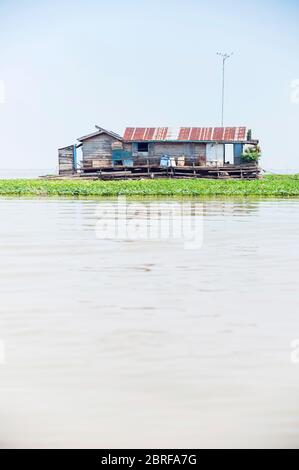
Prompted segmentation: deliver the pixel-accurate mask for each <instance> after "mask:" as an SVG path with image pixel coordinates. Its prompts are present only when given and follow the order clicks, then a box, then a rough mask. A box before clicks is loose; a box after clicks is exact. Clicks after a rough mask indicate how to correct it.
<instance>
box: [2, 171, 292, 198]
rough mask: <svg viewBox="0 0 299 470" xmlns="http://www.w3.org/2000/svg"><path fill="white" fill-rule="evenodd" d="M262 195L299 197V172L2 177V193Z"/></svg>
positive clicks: (31, 194)
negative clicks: (225, 176)
mask: <svg viewBox="0 0 299 470" xmlns="http://www.w3.org/2000/svg"><path fill="white" fill-rule="evenodd" d="M119 195H124V196H177V197H182V196H189V197H190V196H191V197H193V196H262V197H269V196H271V197H299V174H294V175H266V176H264V177H263V178H262V179H254V180H245V179H244V180H241V179H235V180H216V179H199V178H197V179H153V180H121V181H102V180H92V181H87V180H80V179H63V180H58V179H42V178H40V179H28V180H27V179H10V180H0V196H73V197H80V196H82V197H86V196H105V197H107V196H119Z"/></svg>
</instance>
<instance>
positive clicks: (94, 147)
mask: <svg viewBox="0 0 299 470" xmlns="http://www.w3.org/2000/svg"><path fill="white" fill-rule="evenodd" d="M117 141H118V139H116V138H114V137H112V136H111V135H108V134H106V133H102V134H99V135H95V136H93V137H90V138H88V139H86V140H84V141H83V144H82V155H83V168H88V169H89V168H101V167H109V166H112V147H111V144H112V143H113V142H117Z"/></svg>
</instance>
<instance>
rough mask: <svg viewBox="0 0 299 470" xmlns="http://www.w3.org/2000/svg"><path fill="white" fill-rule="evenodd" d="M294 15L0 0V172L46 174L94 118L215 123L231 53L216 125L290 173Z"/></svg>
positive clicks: (297, 123)
mask: <svg viewBox="0 0 299 470" xmlns="http://www.w3.org/2000/svg"><path fill="white" fill-rule="evenodd" d="M298 22H299V2H298V0H296V1H294V0H286V1H284V2H282V1H276V0H259V1H256V0H251V1H247V0H245V1H240V0H238V1H235V2H233V1H217V0H209V1H200V0H198V1H195V0H185V1H176V0H173V1H168V0H164V1H160V2H159V1H156V0H151V1H148V0H144V1H142V0H140V1H136V0H127V1H119V0H110V1H107V0H105V1H102V0H97V1H96V0H84V1H82V0H80V1H76V0H73V1H69V0H60V1H56V0H51V1H48V0H41V1H36V0H35V1H32V0H31V1H30V0H20V1H14V0H0V141H1V151H0V168H13V169H17V168H20V169H26V168H28V169H31V168H37V169H40V168H41V169H43V168H45V169H48V168H52V169H55V168H56V166H57V148H58V147H63V146H66V145H70V144H72V143H75V142H76V139H77V138H78V137H80V136H82V135H84V134H88V133H90V132H93V130H94V125H95V124H97V125H99V126H102V127H104V128H107V129H110V130H113V131H115V132H118V133H121V134H122V133H123V130H124V128H125V127H126V126H145V127H147V126H152V127H158V126H170V127H171V126H174V127H177V126H199V127H201V126H212V127H214V126H218V125H219V124H220V117H221V116H220V114H221V107H220V105H221V63H220V59H219V57H218V56H217V55H216V52H217V51H226V52H232V51H233V52H234V55H233V57H232V58H231V59H230V60H229V61H228V62H227V69H226V70H227V74H226V77H227V91H226V107H225V125H227V126H230V125H232V126H234V125H236V126H241V125H245V126H247V127H250V128H252V129H253V137H256V138H259V139H260V144H261V147H262V150H263V159H262V166H263V167H264V168H271V169H272V168H273V169H275V168H277V169H279V168H281V169H288V168H289V169H291V168H297V169H299V146H298V144H297V136H298V131H299V34H298ZM296 80H297V82H296ZM292 86H293V88H292Z"/></svg>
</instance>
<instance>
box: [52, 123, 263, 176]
mask: <svg viewBox="0 0 299 470" xmlns="http://www.w3.org/2000/svg"><path fill="white" fill-rule="evenodd" d="M95 127H96V130H95V132H93V133H91V134H88V135H85V136H83V137H80V138H79V139H78V144H75V145H70V146H68V147H64V148H60V149H59V151H58V153H59V174H60V175H71V174H75V173H77V172H79V173H80V175H84V176H88V175H90V176H96V175H97V176H103V177H104V176H105V174H108V175H110V177H116V176H122V173H123V172H125V173H126V176H129V174H132V175H135V176H138V175H139V176H145V174H148V175H151V177H153V176H155V175H158V174H160V175H165V174H167V175H172V176H183V175H185V176H188V175H191V176H205V175H207V176H213V175H214V176H217V175H218V176H221V173H228V176H230V173H232V172H234V171H237V173H238V172H240V171H243V173H244V171H245V168H244V165H243V168H241V167H242V165H241V164H242V161H241V156H242V154H243V151H244V147H248V146H256V145H257V144H258V140H254V139H252V138H251V131H250V130H249V131H248V130H247V129H246V127H180V128H175V129H174V128H169V127H156V128H155V127H127V128H126V130H125V132H124V135H123V136H120V135H118V134H116V133H115V132H112V131H109V130H106V129H104V128H102V127H98V126H95ZM78 149H80V150H81V152H82V158H81V160H80V161H78V158H77V154H78ZM247 166H248V165H247ZM250 172H251V173H252V174H253V175H254V174H255V173H254V171H252V165H251V170H250Z"/></svg>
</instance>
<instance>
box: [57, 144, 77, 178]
mask: <svg viewBox="0 0 299 470" xmlns="http://www.w3.org/2000/svg"><path fill="white" fill-rule="evenodd" d="M58 166H59V170H58V171H59V174H60V175H72V174H74V172H75V169H74V145H69V146H68V147H64V148H61V149H58Z"/></svg>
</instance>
